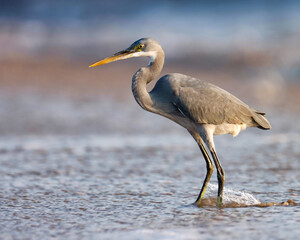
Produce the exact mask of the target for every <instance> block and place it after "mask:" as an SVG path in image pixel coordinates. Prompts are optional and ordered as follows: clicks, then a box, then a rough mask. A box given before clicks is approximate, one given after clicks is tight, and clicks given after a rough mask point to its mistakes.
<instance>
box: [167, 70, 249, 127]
mask: <svg viewBox="0 0 300 240" xmlns="http://www.w3.org/2000/svg"><path fill="white" fill-rule="evenodd" d="M182 76H184V75H182ZM184 78H185V79H182V77H181V81H178V76H177V77H176V79H173V83H172V87H173V93H174V98H173V104H174V105H176V106H177V108H178V109H179V110H180V111H181V112H182V113H183V114H184V115H185V116H187V117H188V118H190V119H191V120H192V121H194V122H197V123H208V124H216V125H217V124H222V123H231V124H242V123H245V124H251V123H252V121H253V120H252V110H251V109H250V107H248V106H247V105H246V104H245V103H243V102H242V101H241V100H239V99H238V98H236V97H235V96H233V95H232V94H230V93H229V92H227V91H225V90H223V89H221V88H219V87H217V86H215V85H213V84H210V83H206V82H202V81H200V80H198V79H195V78H191V77H189V78H188V79H187V76H184Z"/></svg>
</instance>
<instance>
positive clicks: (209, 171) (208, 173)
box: [191, 132, 214, 206]
mask: <svg viewBox="0 0 300 240" xmlns="http://www.w3.org/2000/svg"><path fill="white" fill-rule="evenodd" d="M191 134H192V136H193V137H194V139H195V140H196V142H197V143H198V146H199V148H200V150H201V152H202V154H203V157H204V159H205V162H206V176H205V179H204V182H203V185H202V188H201V191H200V193H199V196H198V198H197V200H196V202H195V205H197V206H199V204H200V202H201V200H202V199H203V197H204V193H205V191H206V188H207V185H208V182H209V180H210V177H211V175H212V173H213V170H214V165H213V162H212V160H211V159H210V157H209V155H208V153H207V151H206V149H205V146H204V143H203V141H202V139H201V137H200V136H199V135H198V134H194V133H192V132H191Z"/></svg>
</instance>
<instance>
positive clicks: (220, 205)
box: [217, 197, 223, 208]
mask: <svg viewBox="0 0 300 240" xmlns="http://www.w3.org/2000/svg"><path fill="white" fill-rule="evenodd" d="M222 206H223V198H222V197H218V198H217V208H222Z"/></svg>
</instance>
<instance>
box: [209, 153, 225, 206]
mask: <svg viewBox="0 0 300 240" xmlns="http://www.w3.org/2000/svg"><path fill="white" fill-rule="evenodd" d="M210 152H211V155H212V156H213V159H214V162H215V165H216V168H217V176H218V185H219V187H218V199H217V207H221V206H222V201H223V189H224V183H225V172H224V170H223V168H222V166H221V164H220V161H219V159H218V156H217V153H216V151H215V149H212V150H211V151H210Z"/></svg>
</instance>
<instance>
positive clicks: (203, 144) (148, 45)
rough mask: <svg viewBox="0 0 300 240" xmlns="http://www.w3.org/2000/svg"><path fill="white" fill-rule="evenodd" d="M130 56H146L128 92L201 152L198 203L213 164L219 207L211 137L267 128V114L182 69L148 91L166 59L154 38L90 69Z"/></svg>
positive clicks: (216, 162) (220, 186)
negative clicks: (183, 132)
mask: <svg viewBox="0 0 300 240" xmlns="http://www.w3.org/2000/svg"><path fill="white" fill-rule="evenodd" d="M133 57H148V58H150V61H149V64H148V65H147V66H146V67H142V68H140V69H139V70H138V71H137V72H136V73H135V74H134V75H133V78H132V93H133V96H134V98H135V100H136V102H137V103H138V104H139V105H140V106H141V107H142V108H143V109H144V110H146V111H149V112H152V113H155V114H159V115H162V116H164V117H166V118H168V119H170V120H172V121H174V122H175V123H177V124H179V125H180V126H182V127H184V128H185V129H187V131H188V132H189V133H190V134H191V136H192V137H193V138H194V140H195V141H196V143H197V144H198V146H199V148H200V150H201V152H202V154H203V157H204V159H205V162H206V176H205V179H204V182H203V184H202V187H201V190H200V193H199V195H198V197H197V199H196V201H195V203H194V204H195V205H197V206H199V205H200V202H201V200H202V199H203V197H204V194H205V190H206V188H207V186H208V183H209V180H210V178H211V175H212V173H213V169H214V165H215V166H216V169H217V180H218V195H217V207H222V205H223V189H224V183H225V172H224V170H223V168H222V166H221V163H220V161H219V158H218V156H217V153H216V150H215V144H214V141H213V136H214V135H221V134H232V135H233V136H234V137H235V136H237V135H238V134H239V133H240V131H242V130H244V129H246V128H247V127H257V128H259V129H264V130H268V129H270V128H271V125H270V123H269V122H268V120H267V119H266V118H265V117H264V116H265V113H264V112H261V111H258V110H255V109H254V108H251V107H249V106H248V105H246V104H245V103H244V102H242V101H241V100H240V99H238V98H237V97H235V96H234V95H232V94H231V93H229V92H227V91H226V90H224V89H222V88H220V87H218V86H216V85H213V84H211V83H208V82H204V81H202V80H199V79H197V78H194V77H190V76H187V75H183V74H180V73H171V74H167V75H165V76H163V77H161V78H160V79H159V80H158V81H157V82H156V84H155V86H154V87H153V89H152V90H151V91H150V92H148V91H147V88H146V86H147V84H149V83H150V82H151V81H153V80H154V79H155V78H156V77H157V76H158V75H159V74H160V72H161V70H162V68H163V65H164V59H165V54H164V50H163V49H162V47H161V45H160V44H159V43H158V41H156V40H155V39H153V38H141V39H139V40H137V41H135V42H134V43H133V44H131V45H130V46H129V47H128V48H126V49H124V50H122V51H119V52H117V53H115V54H114V55H112V56H110V57H107V58H104V59H102V60H101V61H98V62H96V63H94V64H92V65H90V66H89V67H96V66H99V65H103V64H107V63H110V62H114V61H118V60H122V59H128V58H133ZM209 152H210V155H209ZM211 157H212V159H213V161H212V160H211ZM213 163H214V164H213Z"/></svg>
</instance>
